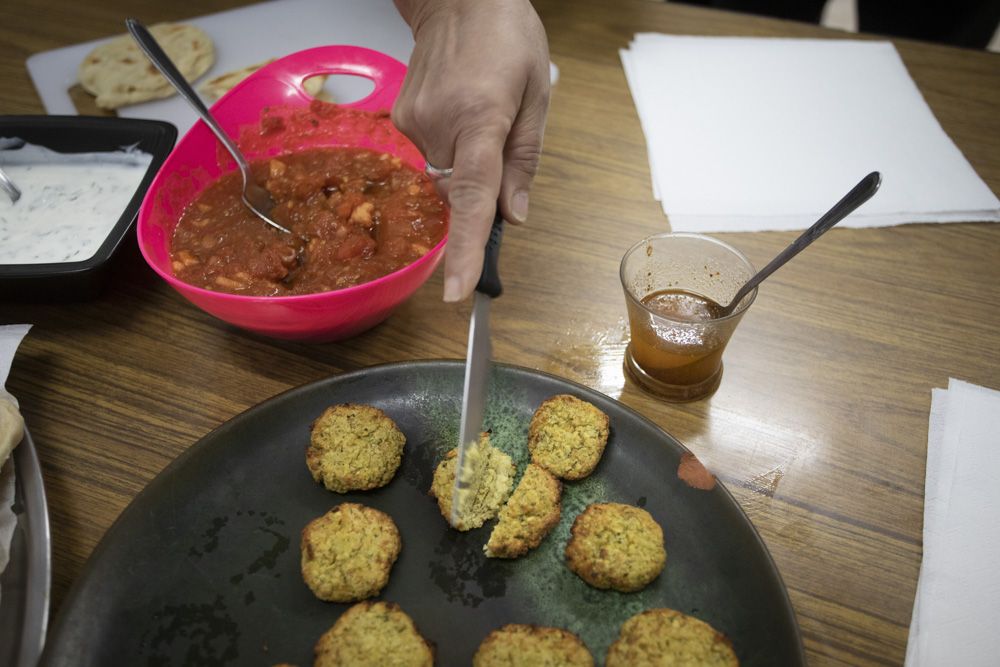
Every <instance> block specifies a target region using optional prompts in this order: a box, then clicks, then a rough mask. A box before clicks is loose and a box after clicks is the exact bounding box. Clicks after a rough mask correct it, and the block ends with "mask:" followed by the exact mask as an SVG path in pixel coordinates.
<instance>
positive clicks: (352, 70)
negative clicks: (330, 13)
mask: <svg viewBox="0 0 1000 667" xmlns="http://www.w3.org/2000/svg"><path fill="white" fill-rule="evenodd" d="M321 74H350V75H356V76H363V77H367V78H369V79H371V80H372V81H373V82H374V83H375V89H374V90H373V91H372V93H371V94H370V95H369V96H368V97H366V98H364V99H362V100H360V101H358V102H354V103H353V104H345V105H334V104H328V103H324V102H317V101H316V100H314V99H313V98H312V97H311V96H310V95H309V94H308V93H307V92H305V90H304V89H303V87H302V85H303V82H304V81H305V80H306V79H308V78H309V77H312V76H316V75H321ZM405 74H406V67H405V65H403V64H402V63H400V62H399V61H397V60H395V59H393V58H390V57H389V56H387V55H385V54H382V53H379V52H377V51H372V50H370V49H364V48H360V47H355V46H323V47H318V48H315V49H308V50H305V51H300V52H298V53H294V54H292V55H290V56H287V57H285V58H282V59H281V60H277V61H275V62H273V63H271V64H270V65H267V66H266V67H263V68H261V69H260V70H258V71H257V72H255V73H254V74H252V75H251V76H250V77H248V78H247V79H246V80H244V81H243V82H241V83H240V84H239V85H237V86H236V87H235V88H233V90H231V91H230V92H229V93H228V94H226V95H225V96H224V97H223V98H222V99H221V100H219V101H218V102H217V103H216V104H215V106H213V107H212V114H213V115H214V116H215V117H216V118H217V119H218V121H219V124H220V125H222V127H223V129H225V130H226V132H228V133H229V135H230V136H232V137H238V143H239V145H240V148H241V150H243V153H244V154H245V155H246V156H247V159H249V160H251V161H253V160H255V159H261V158H265V157H270V156H274V155H279V154H283V153H289V152H292V151H295V150H300V149H304V148H311V147H315V146H356V147H363V148H370V149H372V150H377V151H382V152H387V153H392V154H393V155H397V156H399V157H400V158H401V159H402V160H403V161H404V162H406V163H407V164H409V165H411V166H413V167H415V168H417V169H420V170H423V168H424V159H423V156H421V154H420V152H419V151H418V150H417V149H416V147H415V146H414V145H413V144H412V143H410V142H409V141H408V140H407V139H406V138H405V137H404V136H403V135H402V134H401V133H400V132H399V131H398V130H396V128H395V127H393V125H392V123H391V122H390V120H389V117H388V111H389V109H390V108H391V107H392V103H393V101H394V100H395V99H396V95H397V94H398V93H399V88H400V86H401V85H402V83H403V77H404V76H405ZM235 169H236V164H235V162H233V160H232V158H231V157H230V156H229V154H228V153H226V151H225V149H223V147H222V146H221V145H220V144H219V143H218V141H217V140H216V138H215V136H214V135H213V134H212V132H211V131H210V130H209V129H208V127H207V126H206V125H205V124H204V123H202V122H201V121H198V122H197V123H196V124H195V125H194V127H192V128H191V130H190V131H188V133H187V134H186V135H184V138H183V139H182V140H181V141H180V143H179V144H177V147H176V148H175V149H174V151H173V152H172V153H171V154H170V157H168V158H167V161H166V162H165V163H164V165H163V167H162V168H161V169H160V172H159V174H158V175H157V177H156V179H155V180H154V181H153V184H152V185H151V186H150V188H149V190H148V191H147V193H146V197H145V199H144V200H143V202H142V207H141V208H140V209H139V220H138V224H137V227H136V229H137V233H138V239H139V247H140V249H141V251H142V254H143V257H145V258H146V261H147V262H148V263H149V265H150V266H151V267H153V270H154V271H156V272H157V273H158V274H160V276H162V277H163V279H164V280H166V281H167V282H168V283H170V285H171V286H172V287H173V288H174V289H176V290H177V291H178V292H180V293H181V294H182V295H184V296H185V297H186V298H187V299H188V300H189V301H191V302H192V303H193V304H195V305H196V306H198V307H199V308H201V309H203V310H205V311H207V312H208V313H211V314H212V315H214V316H216V317H218V318H219V319H221V320H224V321H226V322H229V323H230V324H234V325H236V326H238V327H242V328H244V329H249V330H250V331H254V332H257V333H260V334H264V335H266V336H272V337H275V338H289V339H297V340H313V341H332V340H340V339H343V338H347V337H348V336H353V335H355V334H358V333H360V332H362V331H364V330H366V329H369V328H371V327H373V326H375V325H376V324H378V323H379V322H381V321H382V320H384V319H385V318H386V317H388V316H389V315H390V314H391V313H392V311H393V310H394V309H395V308H396V307H397V306H399V305H400V304H401V303H403V301H405V300H406V299H407V298H409V297H410V295H412V294H413V292H415V291H416V290H417V288H418V287H420V286H421V285H422V284H423V283H424V282H425V281H426V280H427V279H428V278H429V277H430V275H431V273H432V272H433V271H434V268H435V267H436V266H437V264H438V262H439V261H440V260H441V257H442V254H443V251H444V245H445V239H442V240H441V242H440V243H438V244H437V245H436V246H435V247H434V248H433V249H432V250H431V251H430V252H428V253H427V254H426V255H424V256H423V257H421V258H420V259H418V260H417V261H416V262H413V263H412V264H409V265H407V266H405V267H403V268H402V269H399V270H398V271H396V272H394V273H391V274H389V275H387V276H383V277H382V278H379V279H377V280H373V281H371V282H367V283H363V284H361V285H356V286H354V287H348V288H344V289H341V290H337V291H334V292H320V293H317V294H305V295H301V296H282V297H256V296H240V295H234V294H224V293H221V292H213V291H211V290H206V289H202V288H200V287H195V286H193V285H189V284H187V283H185V282H182V281H181V280H178V279H177V278H176V277H175V276H174V274H173V270H172V269H171V266H170V240H171V238H172V236H173V231H174V227H175V226H176V225H177V221H178V219H179V218H180V215H181V213H182V212H183V210H184V208H185V207H186V206H187V205H188V204H189V203H190V202H191V201H192V200H193V199H194V198H195V197H196V196H197V195H198V194H199V193H200V192H201V191H202V190H203V189H204V188H205V187H206V186H208V185H209V184H210V183H212V182H213V181H215V180H216V179H217V178H218V177H219V176H220V175H221V174H224V173H226V172H230V171H233V170H235ZM261 224H263V223H261Z"/></svg>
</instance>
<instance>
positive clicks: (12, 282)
mask: <svg viewBox="0 0 1000 667" xmlns="http://www.w3.org/2000/svg"><path fill="white" fill-rule="evenodd" d="M0 137H18V138H20V139H24V140H25V141H27V142H28V143H32V144H37V145H39V146H45V147H46V148H49V149H51V150H54V151H58V152H60V153H91V152H100V151H115V150H119V149H121V148H122V147H125V146H132V145H137V146H138V148H139V150H142V151H144V152H146V153H149V154H150V155H152V156H153V159H152V161H151V162H150V163H149V167H148V168H147V169H146V173H145V175H144V176H143V178H142V181H141V182H140V183H139V186H138V187H137V188H136V191H135V193H134V194H133V195H132V199H131V200H130V201H129V203H128V205H127V206H126V207H125V210H124V211H123V212H122V214H121V217H119V218H118V222H117V223H116V224H115V226H114V227H113V228H112V229H111V231H110V232H109V233H108V236H107V237H106V238H105V239H104V242H103V243H102V244H101V247H100V248H99V249H98V250H97V252H96V253H95V254H94V256H93V257H90V258H89V259H87V260H84V261H82V262H58V263H53V264H0V300H3V301H21V302H24V301H29V302H30V301H66V300H85V299H91V298H94V297H95V296H97V295H98V294H99V293H100V291H101V288H102V287H103V286H104V284H105V282H106V280H107V278H108V273H109V271H108V268H109V264H110V263H111V260H112V258H113V257H114V256H115V254H116V253H117V252H118V251H119V249H120V248H121V246H122V245H123V241H125V240H126V238H131V234H132V233H133V229H134V227H135V218H136V215H137V214H138V212H139V205H140V204H141V203H142V198H143V196H144V195H145V194H146V189H147V188H148V187H149V185H150V183H152V182H153V177H154V176H156V172H157V171H158V170H159V169H160V165H162V164H163V161H164V160H165V159H166V158H167V155H169V154H170V151H171V150H172V149H173V147H174V142H176V141H177V128H175V127H174V126H173V125H171V124H170V123H166V122H163V121H158V120H139V119H135V118H107V117H98V116H0Z"/></svg>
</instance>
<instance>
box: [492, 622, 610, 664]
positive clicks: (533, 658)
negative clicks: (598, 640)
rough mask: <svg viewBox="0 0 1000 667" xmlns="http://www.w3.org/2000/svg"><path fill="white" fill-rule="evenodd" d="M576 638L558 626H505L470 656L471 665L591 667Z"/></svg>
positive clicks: (580, 642)
mask: <svg viewBox="0 0 1000 667" xmlns="http://www.w3.org/2000/svg"><path fill="white" fill-rule="evenodd" d="M593 665H594V658H593V656H591V655H590V651H589V650H587V647H586V646H585V645H584V643H583V642H582V641H580V638H579V637H577V636H576V635H574V634H573V633H572V632H568V631H566V630H563V629H562V628H546V627H541V626H536V625H513V624H512V625H505V626H503V627H502V628H500V629H499V630H494V631H493V632H491V633H490V634H489V635H487V637H486V639H484V640H483V643H482V644H480V645H479V649H478V650H477V651H476V654H475V655H474V656H473V657H472V667H593Z"/></svg>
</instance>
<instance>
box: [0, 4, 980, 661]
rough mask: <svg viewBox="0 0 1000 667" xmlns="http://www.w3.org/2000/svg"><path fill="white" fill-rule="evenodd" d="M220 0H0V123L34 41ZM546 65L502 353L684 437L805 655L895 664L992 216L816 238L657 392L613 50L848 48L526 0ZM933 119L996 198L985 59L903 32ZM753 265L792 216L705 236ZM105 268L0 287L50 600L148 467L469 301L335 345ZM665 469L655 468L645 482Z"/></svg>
mask: <svg viewBox="0 0 1000 667" xmlns="http://www.w3.org/2000/svg"><path fill="white" fill-rule="evenodd" d="M239 4H242V3H239V2H235V1H234V0H203V1H202V2H194V1H193V0H175V2H171V3H161V2H156V1H155V0H142V1H132V2H126V1H125V0H103V1H102V2H100V3H81V2H73V1H70V0H32V1H31V2H28V0H7V1H6V2H4V3H2V4H0V86H2V89H3V95H2V96H0V113H5V114H13V113H43V109H42V107H41V105H40V103H39V101H38V98H37V96H36V94H35V92H34V89H33V88H32V85H31V83H30V81H29V78H28V75H27V73H26V70H25V67H24V61H25V58H27V57H28V56H29V55H30V54H32V53H36V52H39V51H44V50H47V49H51V48H56V47H60V46H66V45H69V44H74V43H78V42H81V41H86V40H90V39H94V38H97V37H101V36H106V35H110V34H113V33H117V32H120V31H121V28H122V21H123V18H124V17H126V16H137V17H139V18H141V19H143V20H144V21H146V22H147V23H153V22H157V21H163V20H176V19H183V18H184V17H190V16H196V15H200V14H204V13H208V12H214V11H219V10H222V9H226V8H229V7H233V6H236V5H239ZM537 5H538V8H539V11H540V14H541V15H542V17H543V20H544V22H545V24H546V27H547V29H548V33H549V38H550V43H551V51H552V58H553V60H554V61H555V62H556V64H557V65H558V66H559V67H560V70H561V79H560V82H559V84H558V86H557V88H556V89H555V91H554V95H553V99H552V107H551V112H550V116H549V123H548V130H547V134H546V144H545V154H544V158H543V162H542V166H541V171H540V173H539V175H538V178H537V181H536V185H535V188H534V191H533V193H532V207H531V216H530V220H529V222H528V224H526V225H524V226H523V227H521V228H510V229H509V231H508V233H507V235H506V239H505V242H504V250H503V253H502V257H501V271H502V274H503V276H504V279H505V287H506V292H505V295H504V297H503V298H502V299H500V300H498V301H497V303H496V305H495V307H494V315H493V323H494V349H495V356H496V358H497V359H498V360H499V361H503V362H508V363H513V364H518V365H522V366H526V367H529V368H536V369H541V370H544V371H548V372H552V373H555V374H558V375H561V376H564V377H567V378H570V379H573V380H576V381H579V382H582V383H584V384H586V385H588V386H591V387H593V388H595V389H598V390H600V391H603V392H605V393H607V394H608V395H610V396H612V397H614V398H618V399H620V400H621V401H623V402H624V403H626V404H627V405H629V406H631V407H633V408H635V409H636V410H638V411H639V412H641V413H642V414H644V415H646V416H647V417H649V418H651V419H652V420H654V421H655V422H656V423H658V424H659V425H661V426H662V427H663V428H664V429H666V430H667V431H669V432H670V433H672V434H673V435H675V436H676V437H677V438H679V439H680V440H681V441H682V442H684V443H685V444H686V445H687V446H688V447H689V448H690V449H691V450H693V451H694V452H695V453H696V454H697V456H698V457H699V458H700V459H701V460H702V461H703V462H704V463H705V465H706V466H708V467H709V468H710V469H711V470H713V471H714V472H715V473H717V474H718V475H719V476H720V478H721V479H722V480H723V481H724V483H725V484H726V486H727V487H728V488H729V489H730V491H731V492H732V493H733V495H734V496H735V497H736V498H737V499H738V500H739V502H740V503H741V504H742V506H743V508H744V509H745V510H746V512H747V514H748V515H749V516H750V518H751V519H752V520H753V522H754V524H755V525H756V526H757V528H758V530H759V531H760V533H761V535H762V536H763V538H764V540H765V542H766V543H767V546H768V548H769V549H770V551H771V554H772V555H773V557H774V559H775V561H776V562H777V564H778V567H779V569H780V571H781V573H782V576H783V577H784V580H785V582H786V584H787V586H788V588H789V591H790V595H791V599H792V602H793V604H794V606H795V610H796V612H797V615H798V620H799V623H800V625H801V628H802V631H803V634H804V638H805V644H806V649H807V652H808V656H809V659H810V663H811V664H813V665H894V664H897V665H898V664H901V663H902V661H903V656H904V653H905V648H906V639H907V632H908V627H909V622H910V613H911V609H912V604H913V595H914V591H915V587H916V582H917V575H918V570H919V566H920V557H921V525H922V516H923V489H924V463H925V455H926V437H927V420H928V408H929V405H930V390H931V388H932V387H943V386H945V385H946V384H947V381H948V378H949V377H956V378H961V379H964V380H968V381H971V382H974V383H977V384H982V385H986V386H991V387H994V388H997V387H1000V355H998V353H997V349H998V347H1000V226H997V225H990V224H949V225H908V226H902V227H892V228H885V229H871V230H850V229H837V230H833V231H832V232H830V233H829V234H827V235H826V236H824V238H823V239H822V241H821V242H819V243H817V244H815V245H814V246H812V247H811V248H810V249H809V250H808V251H807V252H805V253H803V254H802V255H801V256H800V257H798V258H796V259H795V261H794V262H792V263H790V264H789V265H788V266H786V267H785V268H783V269H782V270H781V271H780V272H778V273H777V274H776V275H775V276H774V277H772V278H771V279H770V280H768V282H767V283H766V284H765V286H764V287H763V288H762V289H761V292H760V295H759V297H758V298H757V302H756V304H755V305H754V306H753V308H751V310H750V311H749V313H748V314H747V316H746V317H745V319H744V320H743V323H742V324H741V326H740V328H739V330H738V331H737V332H736V335H735V337H734V338H733V341H732V343H731V344H730V347H729V349H728V350H727V352H726V370H725V377H724V378H723V382H722V386H721V388H720V389H719V391H718V393H716V394H715V395H714V396H713V397H712V398H711V399H710V400H706V401H701V402H696V403H691V404H686V405H669V404H664V403H662V402H659V401H657V400H655V399H654V398H651V397H650V396H647V395H645V394H644V393H642V392H641V391H640V390H639V389H637V388H636V387H635V386H634V385H633V384H632V383H631V382H629V381H626V380H625V379H624V378H623V374H622V354H623V351H624V347H625V344H626V343H627V338H628V334H627V330H626V325H625V306H624V301H623V298H622V295H621V288H620V285H619V281H618V275H617V271H618V262H619V260H620V258H621V255H622V254H623V252H624V251H625V250H626V249H627V247H628V246H630V245H631V244H632V243H633V242H635V241H636V240H638V239H640V238H642V237H644V236H646V235H648V234H651V233H655V232H658V231H663V230H666V229H667V228H668V224H667V221H666V219H665V218H664V216H663V214H662V212H661V210H660V208H659V206H658V204H657V203H656V202H655V201H654V200H653V198H652V195H651V192H650V187H649V174H648V167H647V162H646V152H645V145H644V141H643V136H642V132H641V130H640V127H639V122H638V118H637V116H636V112H635V108H634V106H633V104H632V100H631V98H630V96H629V92H628V89H627V86H626V83H625V77H624V75H623V73H622V69H621V66H620V63H619V59H618V53H617V50H618V49H619V48H621V47H624V46H626V45H627V43H628V41H629V39H630V38H631V36H632V35H633V34H634V33H635V32H639V31H661V32H667V33H682V34H705V35H758V36H767V35H783V36H818V37H845V36H846V35H844V34H843V33H837V32H831V31H826V30H822V29H819V28H816V27H812V26H806V25H802V24H796V23H790V22H783V21H776V20H766V19H760V18H754V17H749V16H742V15H738V14H731V13H723V12H716V11H709V10H702V9H697V8H690V7H683V6H675V5H667V4H660V3H651V2H643V1H639V0H634V1H616V2H602V1H600V0H574V1H573V2H567V1H559V0H544V1H539V2H538V3H537ZM897 46H898V48H899V51H900V53H901V55H902V57H903V60H904V61H905V63H906V65H907V67H908V69H909V71H910V73H911V75H912V76H913V78H914V80H915V81H916V82H917V84H918V86H919V87H920V90H921V91H922V92H923V94H924V96H925V98H926V99H927V102H928V103H929V104H930V106H931V107H932V109H933V110H934V113H935V115H936V116H937V118H938V119H939V121H940V122H941V124H942V126H943V127H944V129H945V131H946V132H947V133H948V134H949V135H950V136H951V137H952V139H953V140H954V141H955V143H956V144H957V145H958V147H959V148H960V149H961V150H962V151H963V153H964V154H965V155H966V156H967V157H968V159H969V161H970V162H971V163H972V165H973V167H974V168H975V169H976V171H977V172H978V173H979V174H980V176H982V177H983V178H984V179H985V181H986V182H987V183H988V184H989V185H990V187H991V188H992V189H993V191H994V192H997V191H1000V56H997V55H994V54H987V53H980V52H973V51H967V50H959V49H952V48H947V47H941V46H933V45H928V44H920V43H915V42H905V41H899V42H897ZM721 236H722V237H723V238H724V239H725V240H726V241H728V242H729V243H732V244H734V245H736V246H737V247H739V248H740V249H742V250H743V251H744V252H745V253H746V254H747V255H748V256H749V257H750V259H751V260H752V261H753V262H754V263H755V264H757V265H758V266H760V265H762V264H763V263H765V262H766V261H767V260H768V259H769V258H770V257H772V256H773V255H774V254H776V253H777V252H778V251H779V250H780V249H781V248H783V247H784V246H785V245H786V244H788V243H789V242H790V241H791V240H792V238H793V237H794V234H792V233H754V234H727V235H721ZM115 270H116V274H115V284H114V285H112V286H111V287H110V288H109V289H108V290H107V291H106V292H105V293H104V294H103V295H102V296H101V297H100V298H98V299H96V300H93V301H90V302H86V303H71V304H7V303H5V304H0V323H2V324H8V323H17V322H30V323H33V324H34V325H35V327H34V328H33V329H32V331H31V333H30V335H29V336H28V338H27V339H26V340H25V342H24V344H23V346H22V348H21V351H20V353H19V354H18V356H17V358H16V360H15V362H14V366H13V369H12V374H11V378H10V381H9V383H8V388H9V389H10V391H11V392H12V393H14V394H15V395H16V396H18V398H19V399H20V401H21V404H22V407H23V412H24V414H25V417H26V420H27V423H28V426H29V428H30V429H31V432H32V434H33V436H34V439H35V442H36V443H37V445H38V449H39V455H40V457H41V461H42V467H43V470H44V475H45V484H46V489H47V492H48V497H49V503H50V510H51V519H52V546H53V575H54V591H53V598H52V603H53V609H54V610H55V611H57V610H58V607H59V604H60V602H61V600H62V599H63V597H64V596H65V593H66V591H67V589H68V587H69V586H70V585H71V583H72V582H73V580H74V577H76V576H77V574H78V573H79V572H80V570H81V567H82V566H83V563H84V561H85V560H86V559H87V557H88V555H89V554H90V552H91V550H92V549H93V548H94V546H95V544H96V543H97V542H98V540H99V539H100V538H101V536H102V535H103V533H104V531H105V530H106V529H107V528H108V526H109V525H110V524H111V523H112V522H113V521H114V520H115V518H116V517H117V516H118V514H119V513H120V512H121V511H122V509H123V508H124V507H125V506H126V505H127V504H128V503H129V501H130V500H131V499H132V498H133V497H134V496H135V495H136V493H138V492H139V491H140V490H141V489H142V488H143V487H144V486H145V485H146V484H147V483H148V482H149V481H150V480H151V479H152V478H153V477H154V476H155V475H156V474H157V473H158V472H159V471H160V470H161V469H162V468H163V467H164V466H165V465H167V463H169V462H170V461H171V460H172V459H173V458H174V457H176V456H177V455H178V454H180V453H181V452H183V451H184V450H185V449H186V448H187V447H189V446H190V445H191V444H193V443H194V442H196V441H197V440H198V439H199V438H200V437H201V436H203V435H205V434H206V433H207V432H208V431H210V430H211V429H213V428H215V427H216V426H218V425H220V424H221V423H223V422H224V421H226V420H227V419H229V418H231V417H233V416H234V415H236V414H238V413H240V412H242V411H243V410H245V409H247V408H249V407H250V406H253V405H255V404H257V403H259V402H261V401H263V400H265V399H267V398H269V397H271V396H273V395H275V394H277V393H279V392H281V391H284V390H286V389H288V388H291V387H295V386H297V385H301V384H303V383H307V382H310V381H313V380H318V379H321V378H324V377H327V376H329V375H331V374H335V373H339V372H342V371H345V370H352V369H356V368H361V367H364V366H369V365H373V364H378V363H383V362H391V361H400V360H410V359H432V358H461V357H463V356H464V352H465V335H466V328H467V325H468V316H469V304H467V303H466V304H460V305H448V304H444V303H442V302H441V300H440V295H441V289H442V283H441V275H440V271H439V272H438V273H437V274H435V276H434V277H433V278H432V279H431V280H430V282H429V283H428V284H427V285H426V286H425V287H423V288H422V289H421V290H420V291H419V292H418V293H417V295H416V296H415V297H414V298H413V299H412V300H410V301H409V302H408V303H407V304H405V305H404V306H403V307H402V308H401V309H400V310H399V311H398V312H397V313H396V314H394V315H393V316H392V317H391V318H390V319H389V320H388V321H387V322H386V323H384V324H382V325H380V326H378V327H376V328H375V329H374V330H372V331H370V332H368V333H365V334H363V335H361V336H358V337H357V338H354V339H352V340H349V341H346V342H343V343H336V344H322V345H317V344H300V343H291V342H281V341H273V340H268V339H263V338H260V337H257V336H254V335H251V334H247V333H244V332H241V331H238V330H235V329H233V328H230V327H228V326H226V325H224V324H221V323H220V322H218V321H217V320H215V319H213V318H211V317H210V316H208V315H206V314H204V313H203V312H202V311H200V310H198V309H196V308H195V307H193V306H191V305H189V304H188V303H187V302H186V301H184V300H183V299H182V298H181V297H180V296H178V295H177V294H175V293H174V292H173V291H172V290H171V289H170V288H169V287H168V286H167V285H166V284H165V283H163V282H162V281H161V280H159V279H158V278H157V277H156V276H155V275H154V274H153V273H152V272H151V271H150V270H149V269H148V268H147V267H146V266H145V265H144V264H143V262H142V260H141V259H140V258H139V257H138V253H137V252H136V251H135V250H134V249H133V248H131V247H130V248H129V249H128V251H127V252H126V253H125V254H124V256H123V257H122V258H121V260H120V261H118V262H117V266H116V268H115ZM674 473H675V471H671V470H665V471H663V474H664V475H673V474H674Z"/></svg>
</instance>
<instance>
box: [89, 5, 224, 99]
mask: <svg viewBox="0 0 1000 667" xmlns="http://www.w3.org/2000/svg"><path fill="white" fill-rule="evenodd" d="M149 32H150V33H151V34H152V35H153V37H155V38H156V41H157V42H159V44H160V47H161V48H162V49H163V50H164V51H165V52H166V54H167V55H168V56H170V59H171V60H173V61H174V64H175V65H176V66H177V69H178V70H179V71H180V73H181V74H183V75H184V78H186V79H187V80H188V81H194V80H195V79H197V78H198V77H200V76H201V75H202V74H204V73H205V72H207V71H208V68H209V67H211V66H212V63H214V62H215V46H214V44H213V43H212V38H211V37H209V36H208V34H206V33H205V31H203V30H202V29H201V28H197V27H195V26H193V25H189V24H186V23H158V24H156V25H154V26H152V27H151V28H150V29H149ZM78 76H79V79H80V85H81V86H83V88H84V90H86V91H87V92H88V93H90V94H92V95H95V96H96V97H97V106H99V107H101V108H103V109H117V108H118V107H122V106H125V105H128V104H136V103H138V102H145V101H148V100H154V99H158V98H161V97H169V96H171V95H173V94H174V87H173V86H171V85H170V83H169V82H168V81H167V80H166V79H165V78H163V75H161V74H160V73H159V72H158V71H157V70H156V67H154V66H153V64H152V63H151V62H150V61H149V59H148V58H146V55H145V54H144V53H143V52H142V51H141V50H139V46H138V45H137V44H136V43H135V40H133V39H132V36H131V35H121V36H119V37H116V38H114V39H112V40H111V41H110V42H105V43H104V44H101V45H100V46H98V47H96V48H95V49H94V50H93V51H91V52H90V53H88V54H87V56H86V57H85V58H84V59H83V62H82V63H80V68H79V71H78Z"/></svg>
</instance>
